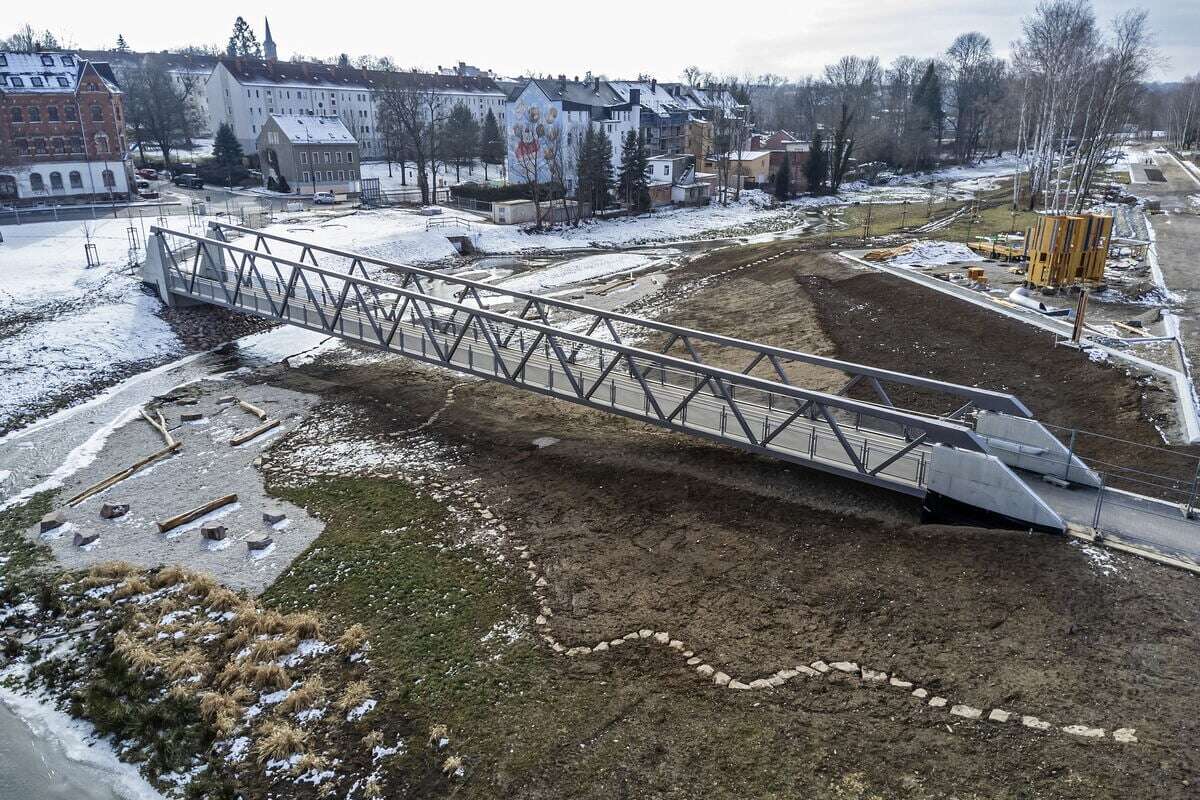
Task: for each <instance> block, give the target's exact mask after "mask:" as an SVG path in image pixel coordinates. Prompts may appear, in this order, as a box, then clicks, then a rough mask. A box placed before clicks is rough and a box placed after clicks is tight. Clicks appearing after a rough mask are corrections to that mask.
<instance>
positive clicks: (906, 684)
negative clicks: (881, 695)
mask: <svg viewBox="0 0 1200 800" xmlns="http://www.w3.org/2000/svg"><path fill="white" fill-rule="evenodd" d="M888 683H890V684H891V685H892V686H895V687H896V688H897V689H911V688H912V687H913V685H912V681H902V680H900V679H899V678H897V677H896V676H895V675H893V676H892V677H890V678H888Z"/></svg>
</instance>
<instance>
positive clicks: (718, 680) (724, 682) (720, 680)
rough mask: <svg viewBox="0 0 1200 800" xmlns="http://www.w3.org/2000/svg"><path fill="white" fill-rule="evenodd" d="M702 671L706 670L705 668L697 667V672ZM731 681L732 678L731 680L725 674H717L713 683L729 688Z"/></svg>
mask: <svg viewBox="0 0 1200 800" xmlns="http://www.w3.org/2000/svg"><path fill="white" fill-rule="evenodd" d="M702 669H704V667H697V668H696V671H697V672H698V671H700V670H702ZM731 680H732V678H730V677H729V676H728V675H726V674H725V673H724V672H718V673H717V674H715V675H713V683H715V684H716V685H717V686H728V685H729V681H731Z"/></svg>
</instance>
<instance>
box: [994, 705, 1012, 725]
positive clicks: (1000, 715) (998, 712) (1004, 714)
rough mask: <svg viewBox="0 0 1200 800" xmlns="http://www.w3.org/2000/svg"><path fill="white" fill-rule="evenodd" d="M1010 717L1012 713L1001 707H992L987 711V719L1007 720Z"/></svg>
mask: <svg viewBox="0 0 1200 800" xmlns="http://www.w3.org/2000/svg"><path fill="white" fill-rule="evenodd" d="M1010 717H1012V713H1011V712H1008V711H1005V710H1004V709H1003V708H993V709H992V710H991V711H990V712H988V719H989V720H991V721H992V722H1008V720H1009V718H1010Z"/></svg>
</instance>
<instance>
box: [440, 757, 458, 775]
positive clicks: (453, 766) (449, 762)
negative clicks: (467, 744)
mask: <svg viewBox="0 0 1200 800" xmlns="http://www.w3.org/2000/svg"><path fill="white" fill-rule="evenodd" d="M462 766H463V760H462V756H446V760H445V761H443V762H442V774H443V775H453V774H454V773H456V772H458V771H459V770H460V769H462Z"/></svg>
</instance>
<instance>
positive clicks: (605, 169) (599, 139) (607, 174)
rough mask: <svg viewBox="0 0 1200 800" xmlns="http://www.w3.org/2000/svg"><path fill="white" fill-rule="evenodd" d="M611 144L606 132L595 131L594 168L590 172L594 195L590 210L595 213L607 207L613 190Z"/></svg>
mask: <svg viewBox="0 0 1200 800" xmlns="http://www.w3.org/2000/svg"><path fill="white" fill-rule="evenodd" d="M612 158H613V146H612V141H611V140H610V139H609V138H608V134H606V133H605V132H604V131H596V143H595V159H596V161H595V169H594V171H593V173H592V192H593V194H594V195H595V198H596V200H595V202H594V203H593V205H592V211H593V213H595V211H596V210H598V209H604V208H607V207H608V204H609V201H610V198H611V196H612V190H613V168H612Z"/></svg>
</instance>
